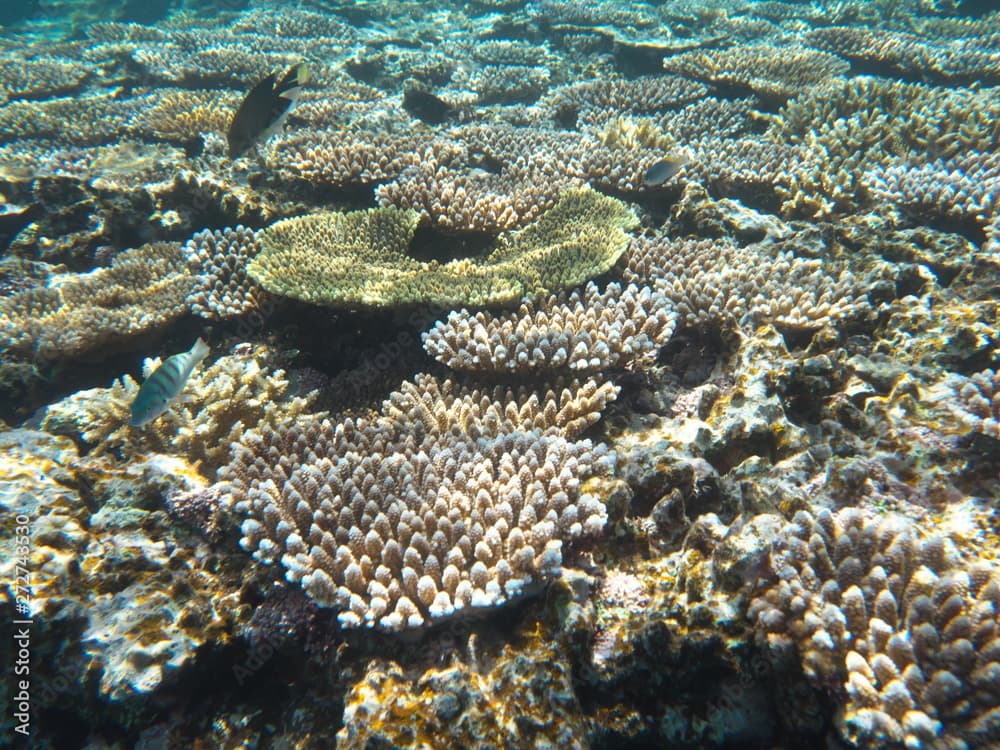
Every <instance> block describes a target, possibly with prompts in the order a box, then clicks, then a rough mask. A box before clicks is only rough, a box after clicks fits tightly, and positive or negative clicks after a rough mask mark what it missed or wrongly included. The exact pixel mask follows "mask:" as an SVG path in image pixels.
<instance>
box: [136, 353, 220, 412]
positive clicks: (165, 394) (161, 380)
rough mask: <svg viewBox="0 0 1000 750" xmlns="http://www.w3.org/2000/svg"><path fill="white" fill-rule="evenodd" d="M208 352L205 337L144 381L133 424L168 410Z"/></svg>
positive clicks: (170, 359)
mask: <svg viewBox="0 0 1000 750" xmlns="http://www.w3.org/2000/svg"><path fill="white" fill-rule="evenodd" d="M206 354H208V344H206V343H205V342H204V341H202V340H201V339H198V340H197V341H195V342H194V346H192V347H191V350H190V351H187V352H181V353H180V354H175V355H174V356H172V357H169V358H168V359H167V361H166V362H164V363H163V364H162V365H160V366H159V367H157V368H156V369H155V370H154V371H153V372H152V373H151V374H150V376H149V377H148V378H146V379H145V380H144V381H143V382H142V386H141V387H140V388H139V392H138V393H137V394H136V396H135V400H134V401H133V402H132V426H133V427H141V426H142V425H144V424H146V423H147V422H151V421H153V420H154V419H156V418H157V417H158V416H160V415H161V414H162V413H163V412H165V411H166V410H167V407H169V406H170V404H172V403H173V402H174V401H176V400H177V397H178V396H180V395H181V391H183V390H184V384H185V383H186V382H187V379H188V378H189V377H190V376H191V371H192V370H194V368H195V367H197V366H198V363H199V362H201V361H202V360H203V359H205V355H206Z"/></svg>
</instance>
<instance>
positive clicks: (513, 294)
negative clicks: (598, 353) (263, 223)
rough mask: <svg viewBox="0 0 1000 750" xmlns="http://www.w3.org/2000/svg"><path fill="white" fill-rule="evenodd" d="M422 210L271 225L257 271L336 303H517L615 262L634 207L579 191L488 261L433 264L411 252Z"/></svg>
mask: <svg viewBox="0 0 1000 750" xmlns="http://www.w3.org/2000/svg"><path fill="white" fill-rule="evenodd" d="M417 221H418V215H417V213H416V212H415V211H412V210H401V209H396V208H391V207H389V208H380V209H372V210H369V211H361V212H354V213H347V214H342V213H331V214H318V215H314V216H305V217H299V218H295V219H287V220H285V221H281V222H278V223H277V224H274V225H272V226H270V227H268V228H267V229H266V230H264V232H263V233H262V234H261V237H260V242H261V246H262V250H261V252H260V254H259V255H258V256H257V257H256V258H255V259H254V260H253V262H252V263H251V264H250V266H249V270H248V273H249V275H250V277H251V278H253V279H255V280H256V281H258V282H259V283H260V284H261V285H262V286H263V287H264V288H265V289H267V290H268V291H271V292H273V293H275V294H280V295H283V296H289V297H295V298H298V299H302V300H305V301H307V302H313V303H318V304H326V305H339V306H366V307H387V306H399V305H407V304H411V305H412V304H415V303H429V304H436V305H442V306H453V305H456V304H470V305H477V306H483V305H489V304H496V303H502V302H511V301H513V300H516V299H518V298H519V297H521V296H522V295H525V294H537V293H539V292H540V291H544V290H550V289H552V290H554V289H565V288H568V287H572V286H575V285H576V284H579V283H582V282H583V281H586V280H587V279H589V278H591V277H592V276H596V275H598V274H600V273H603V272H604V271H606V270H608V268H610V267H611V266H612V265H613V264H614V263H615V261H617V260H618V257H619V256H620V255H621V253H622V252H623V251H624V249H625V243H626V242H627V236H626V235H625V233H624V231H623V229H625V228H628V227H630V226H632V224H633V223H634V221H635V217H634V216H633V214H632V213H631V212H630V211H629V210H628V209H627V208H626V207H625V206H624V205H623V204H622V203H620V202H619V201H616V200H614V199H612V198H608V197H606V196H602V195H600V194H599V193H596V192H593V191H569V192H567V193H565V194H564V195H563V196H562V197H561V198H560V199H559V202H558V203H557V204H556V205H555V206H554V207H553V208H551V209H550V210H549V211H547V212H546V213H545V214H543V215H542V216H541V217H540V218H539V219H538V221H536V222H535V223H533V224H531V225H530V226H528V227H527V228H525V229H523V230H521V231H520V232H518V233H517V234H515V235H514V236H513V238H512V239H510V240H507V241H505V242H502V243H501V244H500V246H499V247H498V248H497V249H496V250H494V251H493V252H492V253H490V254H489V255H488V256H486V257H485V258H484V259H482V260H476V259H468V258H465V259H461V260H455V261H450V262H448V263H445V264H440V263H437V262H431V263H425V262H422V261H418V260H415V259H414V258H411V257H410V256H408V255H407V254H406V248H407V246H408V245H409V242H410V238H411V237H412V235H413V232H414V231H415V229H416V227H417Z"/></svg>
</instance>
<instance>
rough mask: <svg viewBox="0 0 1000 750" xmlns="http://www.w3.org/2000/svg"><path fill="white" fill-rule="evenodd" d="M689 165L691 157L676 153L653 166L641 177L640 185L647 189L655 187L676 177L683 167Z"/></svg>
mask: <svg viewBox="0 0 1000 750" xmlns="http://www.w3.org/2000/svg"><path fill="white" fill-rule="evenodd" d="M690 163H691V157H690V156H688V155H687V154H685V153H683V152H682V153H678V154H675V155H673V156H668V157H667V158H666V159H660V160H659V161H658V162H656V163H655V164H653V165H652V166H651V167H650V168H649V169H647V170H646V173H645V174H644V175H643V176H642V184H643V185H646V186H647V187H657V186H659V185H662V184H663V183H664V182H666V181H667V180H669V179H670V178H671V177H673V176H674V175H676V174H677V173H678V172H680V171H681V169H683V168H684V166H685V165H687V164H690Z"/></svg>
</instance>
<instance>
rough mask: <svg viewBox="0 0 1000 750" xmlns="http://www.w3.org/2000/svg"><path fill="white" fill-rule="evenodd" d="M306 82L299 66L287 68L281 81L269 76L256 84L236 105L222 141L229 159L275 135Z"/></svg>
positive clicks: (304, 71)
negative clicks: (225, 144) (227, 145)
mask: <svg viewBox="0 0 1000 750" xmlns="http://www.w3.org/2000/svg"><path fill="white" fill-rule="evenodd" d="M308 82H309V68H307V67H306V65H305V63H299V64H298V65H295V66H293V67H292V68H290V69H289V71H288V72H287V73H285V75H284V76H282V77H281V79H280V80H279V79H278V73H277V72H274V73H271V75H269V76H268V77H267V78H265V79H264V80H263V81H260V82H259V83H257V84H256V85H255V86H254V87H253V88H252V89H250V91H248V92H247V95H246V96H245V97H243V101H242V102H240V106H239V108H237V110H236V114H235V115H233V121H232V122H231V123H230V124H229V132H228V133H227V134H226V138H227V140H228V141H229V157H230V158H231V159H235V158H236V157H238V156H242V155H243V154H245V153H246V152H247V151H249V150H250V147H251V146H253V145H254V144H255V143H257V142H258V141H264V140H267V139H268V138H270V137H271V136H272V135H274V134H275V133H276V132H278V129H279V128H280V127H281V126H282V124H284V122H285V118H286V117H288V113H289V112H291V111H292V107H294V106H295V102H296V101H297V100H298V98H299V94H300V93H302V87H303V86H305V85H306V84H307V83H308Z"/></svg>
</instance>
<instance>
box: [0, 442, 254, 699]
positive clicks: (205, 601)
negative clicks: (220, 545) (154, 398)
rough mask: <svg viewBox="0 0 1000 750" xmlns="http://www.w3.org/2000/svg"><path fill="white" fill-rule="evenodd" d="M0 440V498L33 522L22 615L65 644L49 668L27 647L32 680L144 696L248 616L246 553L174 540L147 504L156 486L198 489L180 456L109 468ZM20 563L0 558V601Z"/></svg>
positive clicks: (65, 452) (55, 447)
mask: <svg viewBox="0 0 1000 750" xmlns="http://www.w3.org/2000/svg"><path fill="white" fill-rule="evenodd" d="M0 445H2V446H3V451H2V454H3V456H4V458H3V461H2V463H0V474H2V482H0V486H3V487H4V491H3V492H2V493H0V503H2V505H3V507H4V509H5V513H12V514H13V513H17V514H22V515H23V516H24V517H27V518H30V519H31V540H32V541H31V551H30V557H29V558H28V560H27V561H26V567H27V568H28V569H30V571H31V584H32V585H31V597H30V599H31V607H32V610H31V614H32V616H33V617H34V618H35V619H36V620H44V621H45V622H46V623H48V624H49V626H50V627H51V628H53V629H54V630H55V631H56V633H64V634H65V637H66V638H67V641H68V642H71V643H72V645H71V646H67V647H66V648H65V649H63V650H62V651H60V652H58V656H57V657H56V661H57V663H58V668H57V669H56V670H54V671H50V670H51V669H52V665H51V664H48V663H44V664H43V661H44V662H49V661H50V659H52V658H53V657H52V655H51V653H48V651H47V649H48V647H46V652H45V653H46V654H48V655H47V656H46V657H45V658H44V659H43V658H42V657H43V652H42V651H38V652H36V654H35V660H34V662H33V667H34V669H33V674H35V675H37V676H38V678H39V682H38V683H37V684H38V685H39V687H41V686H42V685H45V684H51V682H52V681H53V680H54V678H55V676H56V675H62V676H63V680H64V681H65V680H66V678H67V677H72V679H74V680H83V679H84V675H86V674H93V675H95V676H96V677H99V680H97V681H98V683H99V690H100V693H101V694H104V695H107V696H109V697H110V698H112V699H114V700H127V699H130V698H132V697H135V696H137V695H141V694H144V693H149V692H151V691H153V690H155V689H157V688H158V687H161V686H162V685H163V684H164V683H166V682H169V681H170V680H171V679H172V678H175V677H176V676H177V674H178V672H179V670H180V669H181V667H182V666H183V665H185V664H187V663H190V662H191V661H193V658H194V655H195V651H196V649H197V648H198V647H199V646H200V645H201V644H204V643H208V642H211V643H222V642H225V641H226V640H228V638H229V634H230V633H231V632H232V630H233V628H234V625H235V624H236V623H237V622H239V621H241V620H243V619H246V618H247V617H248V616H249V613H248V612H247V609H246V607H244V606H241V605H240V604H239V584H238V581H239V577H240V573H241V572H242V571H243V570H244V569H245V563H246V561H245V559H244V560H240V559H239V557H238V556H234V555H232V554H224V555H222V556H221V557H220V553H219V552H218V551H215V550H211V549H209V547H208V546H207V544H205V543H204V542H202V541H199V540H197V539H191V538H182V537H180V536H179V535H178V534H177V532H176V531H175V530H174V529H173V528H172V527H171V524H170V523H169V521H168V519H167V517H166V514H165V513H164V512H163V511H162V510H158V509H156V508H155V507H154V504H152V503H150V501H149V498H151V497H155V496H156V494H157V492H158V489H159V488H160V487H174V488H177V489H191V488H194V487H198V486H201V484H202V482H203V480H201V479H200V478H199V477H198V476H197V474H195V473H194V472H193V470H192V469H191V468H190V467H189V466H188V465H187V464H186V463H185V462H184V461H182V460H178V459H172V458H167V457H164V456H156V455H150V456H145V457H142V458H137V459H136V460H135V461H134V462H132V463H129V464H125V465H123V466H121V467H115V466H112V465H110V464H109V463H107V462H104V461H99V460H98V461H95V460H93V459H90V458H83V457H80V456H79V455H78V454H77V450H76V448H75V446H74V445H73V442H72V441H71V440H70V439H69V438H65V437H56V436H52V435H48V434H46V433H42V432H35V431H30V430H24V429H21V430H10V429H4V430H3V431H0ZM11 529H12V527H10V526H7V525H5V527H4V531H3V535H4V544H5V546H6V545H7V544H8V543H11V542H12V538H13V537H12V536H11V533H12V530H11ZM18 559H19V558H16V557H15V556H13V555H5V556H4V560H3V563H2V566H3V574H4V580H5V582H7V583H5V585H4V588H3V589H2V590H0V601H4V600H6V601H9V600H10V598H11V597H12V596H13V589H12V584H13V582H14V581H15V580H16V575H15V570H14V566H15V564H16V563H17V561H18ZM22 564H24V563H22ZM40 692H41V691H40ZM76 693H77V691H76V690H75V689H74V690H73V694H76ZM50 700H51V699H50Z"/></svg>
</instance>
